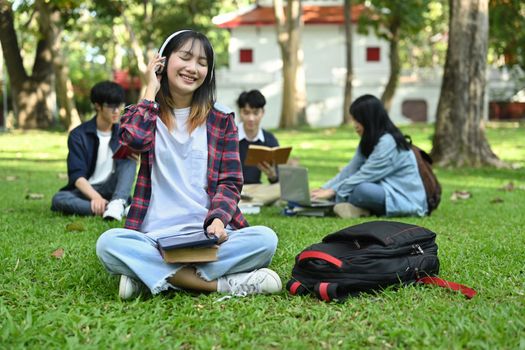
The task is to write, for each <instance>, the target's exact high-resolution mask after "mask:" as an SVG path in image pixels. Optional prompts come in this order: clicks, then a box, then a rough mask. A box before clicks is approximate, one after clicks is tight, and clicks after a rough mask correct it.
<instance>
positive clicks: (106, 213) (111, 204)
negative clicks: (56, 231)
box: [51, 81, 137, 220]
mask: <svg viewBox="0 0 525 350" xmlns="http://www.w3.org/2000/svg"><path fill="white" fill-rule="evenodd" d="M91 102H92V103H93V105H94V107H95V110H96V115H95V116H94V117H93V118H92V119H91V120H89V121H87V122H85V123H82V124H81V125H79V126H78V127H76V128H75V129H73V130H72V131H71V133H70V134H69V137H68V140H67V145H68V150H69V153H68V156H67V173H68V184H67V185H66V186H64V187H63V188H61V189H60V191H59V192H58V193H56V194H55V195H54V196H53V199H52V201H51V210H53V211H57V212H62V213H64V214H77V215H95V216H102V217H103V218H104V219H106V220H121V219H122V217H123V215H124V213H125V208H126V205H127V204H128V203H129V201H130V193H131V188H132V186H133V181H134V180H135V169H136V157H137V156H135V155H133V156H132V157H131V158H132V159H118V160H115V159H113V154H114V153H115V151H116V150H117V148H118V147H119V142H118V130H119V119H120V112H121V111H122V108H123V106H124V89H123V88H122V87H121V86H120V85H118V84H117V83H114V82H110V81H103V82H100V83H98V84H96V85H95V86H93V88H92V89H91Z"/></svg>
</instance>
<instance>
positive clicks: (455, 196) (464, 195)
mask: <svg viewBox="0 0 525 350" xmlns="http://www.w3.org/2000/svg"><path fill="white" fill-rule="evenodd" d="M470 197H472V193H470V192H468V191H454V193H452V196H450V200H451V201H457V200H459V199H462V200H463V199H469V198H470Z"/></svg>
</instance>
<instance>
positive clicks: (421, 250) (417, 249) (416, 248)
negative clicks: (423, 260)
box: [412, 244, 425, 255]
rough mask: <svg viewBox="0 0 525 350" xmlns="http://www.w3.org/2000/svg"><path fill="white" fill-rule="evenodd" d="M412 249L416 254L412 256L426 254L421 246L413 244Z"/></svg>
mask: <svg viewBox="0 0 525 350" xmlns="http://www.w3.org/2000/svg"><path fill="white" fill-rule="evenodd" d="M412 249H414V253H413V254H412V255H419V254H421V255H423V254H425V251H424V250H423V248H421V246H420V245H419V244H412Z"/></svg>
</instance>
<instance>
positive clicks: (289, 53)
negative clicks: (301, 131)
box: [274, 0, 306, 128]
mask: <svg viewBox="0 0 525 350" xmlns="http://www.w3.org/2000/svg"><path fill="white" fill-rule="evenodd" d="M301 6H302V5H301V1H300V0H290V1H288V5H287V7H286V16H285V15H284V10H283V2H282V0H274V13H275V26H276V31H277V42H278V44H279V48H280V49H281V57H282V61H283V93H282V99H283V100H282V108H281V119H280V122H279V127H281V128H290V127H295V126H298V125H301V124H306V79H305V74H304V69H303V52H302V50H301V27H302V13H301Z"/></svg>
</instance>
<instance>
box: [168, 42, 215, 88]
mask: <svg viewBox="0 0 525 350" xmlns="http://www.w3.org/2000/svg"><path fill="white" fill-rule="evenodd" d="M207 74H208V61H207V59H206V54H205V52H204V48H203V46H202V43H201V42H200V41H199V40H191V39H190V40H188V41H186V43H185V44H184V45H182V47H181V48H180V49H179V50H178V51H173V52H172V54H171V55H170V57H169V60H168V67H167V75H168V81H169V85H170V91H171V92H172V93H174V94H176V95H180V96H185V95H192V94H193V93H194V92H195V90H197V89H198V88H199V87H200V86H201V85H202V83H203V82H204V79H206V75H207Z"/></svg>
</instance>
